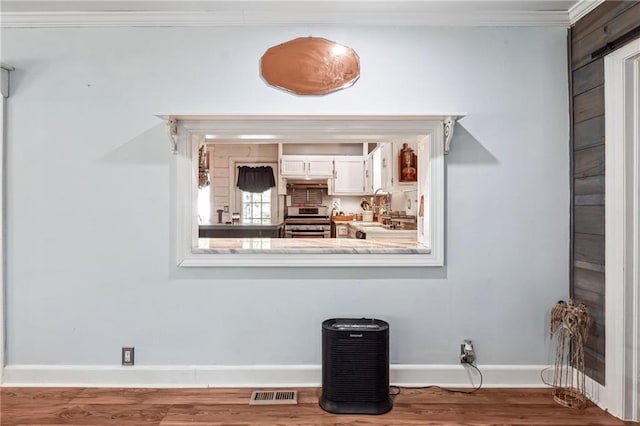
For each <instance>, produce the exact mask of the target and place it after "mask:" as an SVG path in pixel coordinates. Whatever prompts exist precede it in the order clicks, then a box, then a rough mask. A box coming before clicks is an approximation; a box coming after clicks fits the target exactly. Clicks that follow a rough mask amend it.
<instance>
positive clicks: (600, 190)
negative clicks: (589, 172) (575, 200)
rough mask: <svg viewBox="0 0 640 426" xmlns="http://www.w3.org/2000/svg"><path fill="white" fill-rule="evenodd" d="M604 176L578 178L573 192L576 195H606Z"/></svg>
mask: <svg viewBox="0 0 640 426" xmlns="http://www.w3.org/2000/svg"><path fill="white" fill-rule="evenodd" d="M604 184H605V177H604V175H600V176H589V177H584V178H577V179H575V180H574V186H573V192H574V194H575V195H592V194H604Z"/></svg>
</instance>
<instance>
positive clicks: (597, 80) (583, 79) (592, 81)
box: [572, 58, 604, 96]
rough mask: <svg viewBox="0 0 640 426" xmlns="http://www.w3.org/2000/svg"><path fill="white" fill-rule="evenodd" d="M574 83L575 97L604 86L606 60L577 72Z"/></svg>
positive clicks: (592, 63) (597, 61)
mask: <svg viewBox="0 0 640 426" xmlns="http://www.w3.org/2000/svg"><path fill="white" fill-rule="evenodd" d="M572 82H573V95H574V96H576V95H579V94H581V93H584V92H586V91H587V90H591V89H594V88H596V87H598V86H602V85H604V58H600V59H597V60H595V61H593V62H591V63H589V64H587V65H585V66H583V67H581V68H578V69H577V70H575V71H574V72H573V79H572Z"/></svg>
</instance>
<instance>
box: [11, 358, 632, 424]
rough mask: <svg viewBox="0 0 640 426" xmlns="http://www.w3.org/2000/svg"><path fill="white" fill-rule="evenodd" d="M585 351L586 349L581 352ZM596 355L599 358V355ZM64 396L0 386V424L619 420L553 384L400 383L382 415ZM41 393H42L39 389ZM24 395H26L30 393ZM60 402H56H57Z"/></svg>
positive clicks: (184, 393)
mask: <svg viewBox="0 0 640 426" xmlns="http://www.w3.org/2000/svg"><path fill="white" fill-rule="evenodd" d="M586 353H587V352H586ZM594 358H596V359H600V358H599V357H598V356H597V355H596V356H594ZM480 368H482V367H480ZM69 392H71V393H72V394H74V395H75V399H74V395H67V396H63V394H61V393H59V392H58V393H57V394H56V393H55V392H49V390H42V389H38V388H25V389H15V388H2V389H0V404H1V405H0V412H1V413H2V425H3V426H17V425H36V424H38V425H61V424H76V425H77V424H82V425H102V424H110V425H129V424H131V425H133V424H135V425H152V426H170V425H180V426H183V425H186V424H189V425H207V426H211V425H228V426H231V425H237V426H240V425H242V426H249V425H251V426H254V425H255V426H260V425H261V426H274V425H278V426H303V425H304V426H316V425H317V426H321V425H341V426H383V425H393V426H409V425H412V426H434V425H443V424H446V425H451V426H462V425H477V426H481V425H484V426H486V425H492V424H504V425H506V424H515V423H517V424H518V425H522V426H527V425H559V424H562V425H580V426H583V425H586V424H592V425H603V426H608V425H610V426H618V425H624V424H625V423H624V422H622V421H621V420H618V419H616V418H614V417H613V416H611V415H609V414H608V413H606V412H604V411H603V410H601V409H600V408H598V407H596V406H595V405H593V404H589V405H588V406H587V408H585V409H584V410H571V409H567V408H564V407H562V406H560V405H558V404H556V403H555V402H554V401H553V397H552V395H551V389H548V388H546V389H481V390H479V391H478V392H475V393H473V394H461V393H452V392H449V391H447V390H444V389H441V388H437V387H435V388H428V389H406V388H403V389H401V393H400V394H399V395H397V396H395V397H394V407H393V409H392V410H391V411H390V412H389V413H387V414H385V415H382V416H371V415H353V414H349V415H336V414H330V413H327V412H325V411H323V410H322V409H321V408H320V406H319V405H318V398H319V396H320V389H318V388H302V389H299V403H298V404H297V405H288V406H273V405H272V406H269V405H266V406H250V405H248V403H247V402H248V399H249V395H250V393H251V390H250V389H139V390H138V389H126V390H125V389H117V388H110V389H82V388H73V389H70V390H69ZM44 394H47V395H48V396H47V397H46V398H43V397H42V395H44ZM18 395H20V396H18ZM30 395H31V396H32V397H30ZM61 406H62V407H64V408H63V409H60V408H58V407H61Z"/></svg>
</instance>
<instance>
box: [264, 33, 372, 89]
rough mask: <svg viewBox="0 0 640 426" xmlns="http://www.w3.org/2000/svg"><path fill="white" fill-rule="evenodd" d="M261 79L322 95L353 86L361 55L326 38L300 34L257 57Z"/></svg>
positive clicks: (284, 86)
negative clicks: (298, 36)
mask: <svg viewBox="0 0 640 426" xmlns="http://www.w3.org/2000/svg"><path fill="white" fill-rule="evenodd" d="M260 68H261V73H262V77H263V78H264V80H265V81H266V82H267V83H269V84H270V85H272V86H275V87H278V88H281V89H285V90H288V91H290V92H293V93H295V94H297V95H325V94H327V93H331V92H334V91H336V90H339V89H344V88H346V87H349V86H351V85H353V83H355V82H356V80H357V79H358V77H360V58H359V57H358V55H357V54H356V52H355V51H354V50H353V49H352V48H350V47H346V46H343V45H341V44H338V43H335V42H333V41H330V40H327V39H325V38H319V37H300V38H296V39H294V40H290V41H287V42H286V43H282V44H279V45H277V46H274V47H271V48H269V49H268V50H267V51H266V52H265V53H264V55H262V58H261V59H260Z"/></svg>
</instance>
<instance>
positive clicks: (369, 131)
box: [160, 114, 463, 267]
mask: <svg viewBox="0 0 640 426" xmlns="http://www.w3.org/2000/svg"><path fill="white" fill-rule="evenodd" d="M462 116H463V114H438V115H422V116H299V115H296V116H187V115H162V116H160V117H162V118H164V119H167V121H168V124H169V130H170V135H171V137H172V143H173V149H174V152H175V153H176V154H177V155H176V180H177V182H176V190H177V194H176V200H177V203H178V205H177V209H176V216H177V217H176V219H177V224H176V225H177V230H176V251H177V253H176V257H177V265H178V266H181V267H204V266H217V267H223V266H224V267H238V266H242V267H248V266H255V267H266V266H269V267H274V266H275V267H282V266H291V267H301V266H302V267H307V266H309V267H318V266H329V267H337V266H346V267H353V266H368V267H373V266H378V267H380V266H382V267H389V266H394V267H395V266H399V267H404V266H406V267H416V266H443V265H444V258H445V254H444V247H445V244H444V199H445V197H444V195H445V194H444V187H445V185H444V179H445V176H444V154H445V153H446V152H447V151H448V147H449V144H450V142H451V137H452V135H453V128H454V125H455V121H456V120H457V119H458V118H460V117H462ZM194 136H195V137H194ZM203 137H206V138H207V140H212V139H213V140H216V139H218V140H225V141H229V140H238V141H244V140H248V139H252V140H259V139H262V140H270V141H273V142H274V143H277V142H278V141H295V140H300V139H301V138H304V139H305V140H306V141H310V140H311V139H317V142H318V143H322V142H326V143H329V142H331V143H335V142H336V141H345V140H368V141H389V140H394V139H403V138H404V139H406V138H417V139H418V140H419V139H426V140H428V141H429V144H428V146H429V150H428V151H429V156H430V158H429V170H428V173H429V183H428V186H427V188H426V190H427V191H428V192H427V193H428V194H429V197H425V199H427V200H428V203H427V205H425V210H427V211H428V214H429V217H430V219H431V220H430V222H429V226H430V230H429V235H430V243H429V244H428V247H429V249H430V250H429V253H416V254H414V253H411V254H406V253H399V252H396V253H386V254H364V253H357V254H356V253H319V254H318V253H316V254H308V253H303V252H293V253H291V252H288V253H286V254H282V253H207V252H206V251H205V250H202V249H198V221H197V205H196V203H195V200H197V198H196V197H197V185H196V181H195V179H196V176H197V166H198V165H197V162H194V161H193V159H194V158H197V150H198V146H199V142H201V140H202V138H203Z"/></svg>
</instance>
